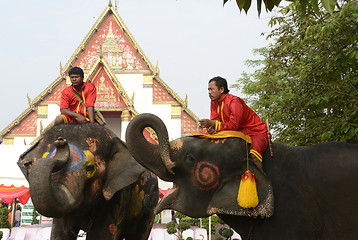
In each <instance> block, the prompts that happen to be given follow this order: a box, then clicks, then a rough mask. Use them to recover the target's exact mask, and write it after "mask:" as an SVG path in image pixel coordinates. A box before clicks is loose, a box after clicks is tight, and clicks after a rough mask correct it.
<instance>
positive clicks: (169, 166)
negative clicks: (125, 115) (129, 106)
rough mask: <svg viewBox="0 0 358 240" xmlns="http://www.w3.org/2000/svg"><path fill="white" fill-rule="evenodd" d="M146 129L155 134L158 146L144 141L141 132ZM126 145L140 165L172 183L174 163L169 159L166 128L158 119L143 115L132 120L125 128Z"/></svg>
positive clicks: (153, 116) (148, 114)
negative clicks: (150, 129) (148, 128)
mask: <svg viewBox="0 0 358 240" xmlns="http://www.w3.org/2000/svg"><path fill="white" fill-rule="evenodd" d="M146 127H150V128H152V129H153V130H154V131H155V132H156V134H157V136H158V141H159V145H155V144H152V143H150V142H148V141H147V140H146V139H145V137H144V135H143V131H144V129H145V128H146ZM126 143H127V146H128V149H129V151H130V152H131V154H132V155H133V157H134V158H135V159H136V160H137V161H138V162H139V163H140V164H142V165H143V166H144V167H146V168H148V169H150V170H151V171H152V172H154V173H155V174H157V175H158V176H161V178H162V179H163V180H166V181H172V178H173V176H172V174H174V171H173V168H174V167H175V163H174V162H172V161H171V159H170V146H169V138H168V131H167V128H166V127H165V124H164V123H163V121H162V120H161V119H160V118H159V117H157V116H155V115H153V114H150V113H144V114H140V115H138V116H136V117H135V118H133V120H132V121H131V122H130V123H129V125H128V127H127V131H126Z"/></svg>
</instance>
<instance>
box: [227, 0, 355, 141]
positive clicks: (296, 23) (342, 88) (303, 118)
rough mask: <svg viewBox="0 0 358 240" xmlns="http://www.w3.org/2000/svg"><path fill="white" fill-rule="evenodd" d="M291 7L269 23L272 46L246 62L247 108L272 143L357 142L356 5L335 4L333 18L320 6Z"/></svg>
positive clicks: (242, 81) (244, 89)
mask: <svg viewBox="0 0 358 240" xmlns="http://www.w3.org/2000/svg"><path fill="white" fill-rule="evenodd" d="M297 8H302V6H300V4H295V3H292V4H290V5H288V6H287V7H285V8H282V9H281V10H280V11H279V15H278V16H276V17H274V18H272V19H271V20H270V25H271V26H272V27H274V28H273V30H272V32H271V33H270V35H268V38H273V39H275V43H274V44H272V45H270V46H268V47H266V48H262V49H256V51H255V53H258V54H259V55H261V59H262V60H255V61H253V60H249V61H247V62H246V64H247V65H248V66H254V67H258V66H261V68H260V69H258V70H256V71H255V72H254V73H252V74H248V73H243V74H242V76H241V78H240V79H239V80H238V83H237V84H235V85H234V87H239V86H242V89H241V90H242V92H243V93H245V94H247V96H248V98H247V99H246V100H247V101H248V102H249V105H250V106H251V107H252V108H253V109H254V110H255V111H256V112H257V113H258V114H259V115H260V116H261V118H262V119H266V118H268V119H269V121H270V127H271V129H273V132H274V135H275V138H276V141H282V142H286V143H289V144H292V145H310V144H314V143H321V142H326V141H345V142H350V143H358V121H357V119H358V101H357V97H358V64H357V60H358V2H357V1H345V0H342V1H339V2H338V3H337V5H336V7H335V11H334V12H332V14H328V13H327V12H326V11H325V10H324V9H323V8H322V6H317V8H318V10H319V11H318V12H317V9H316V10H315V9H314V7H313V6H306V7H305V8H304V9H303V10H302V12H299V14H297Z"/></svg>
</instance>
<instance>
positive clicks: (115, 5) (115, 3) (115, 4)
mask: <svg viewBox="0 0 358 240" xmlns="http://www.w3.org/2000/svg"><path fill="white" fill-rule="evenodd" d="M114 1H115V2H114V8H115V9H116V11H117V12H118V4H117V2H118V0H114Z"/></svg>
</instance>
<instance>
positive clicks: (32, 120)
mask: <svg viewBox="0 0 358 240" xmlns="http://www.w3.org/2000/svg"><path fill="white" fill-rule="evenodd" d="M36 120H37V110H35V111H33V112H32V113H31V114H30V115H28V116H27V117H26V118H25V119H24V120H22V121H21V122H20V124H19V125H18V126H17V127H16V128H15V129H14V130H12V131H11V134H15V135H18V136H36V133H37V121H36Z"/></svg>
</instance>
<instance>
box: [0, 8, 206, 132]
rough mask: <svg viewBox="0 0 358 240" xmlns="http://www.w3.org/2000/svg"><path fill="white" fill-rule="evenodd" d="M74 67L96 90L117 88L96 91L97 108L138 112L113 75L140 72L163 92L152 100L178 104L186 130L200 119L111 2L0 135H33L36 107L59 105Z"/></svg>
mask: <svg viewBox="0 0 358 240" xmlns="http://www.w3.org/2000/svg"><path fill="white" fill-rule="evenodd" d="M74 66H79V67H81V68H82V69H84V71H85V74H86V77H85V81H90V82H93V83H94V84H97V85H96V87H97V91H98V92H99V93H101V89H98V87H100V85H101V84H104V83H105V82H106V84H107V86H109V85H110V87H111V89H115V90H116V91H113V92H111V93H110V94H107V95H106V94H104V93H103V94H102V95H101V94H98V93H97V97H98V99H97V102H96V108H98V109H100V110H110V109H115V108H117V110H123V109H125V108H127V109H128V110H129V111H130V112H131V114H132V116H133V115H136V114H138V111H136V109H135V108H134V106H133V101H132V100H131V99H130V98H129V96H128V95H127V93H126V92H125V90H124V88H123V87H122V85H121V83H120V82H119V81H118V79H117V77H116V74H119V73H121V74H122V73H139V74H143V75H146V76H148V77H149V76H151V78H152V79H153V81H152V82H153V89H154V88H156V89H158V91H162V92H165V96H164V95H163V96H164V97H162V96H159V95H158V96H154V97H153V98H154V99H153V101H158V102H160V101H163V102H167V100H168V101H170V102H173V103H175V104H176V105H179V106H181V110H182V112H181V115H182V116H183V118H182V119H183V123H182V124H184V123H185V122H187V126H186V129H187V130H188V131H189V129H191V130H193V128H194V125H195V123H196V122H198V120H199V119H198V117H197V116H196V115H195V114H194V113H193V112H192V111H190V110H189V109H188V108H187V101H186V100H185V101H183V100H182V99H181V98H180V97H179V96H178V95H177V94H176V93H175V92H174V91H173V90H172V89H171V88H170V87H169V86H168V85H167V84H166V83H165V82H164V80H163V79H161V78H160V76H159V71H158V68H157V67H153V65H152V64H151V62H150V61H149V60H148V58H147V57H146V56H145V54H144V53H143V51H142V49H141V48H140V47H139V45H138V43H137V42H136V40H135V39H134V37H133V36H132V35H131V33H130V31H129V30H128V28H127V27H126V25H125V24H124V22H123V21H122V19H121V18H120V16H119V15H118V13H117V11H116V10H115V8H114V7H113V6H112V4H111V2H110V3H109V4H108V6H107V7H106V8H105V10H104V11H103V12H102V14H101V16H100V17H99V18H98V20H97V21H96V23H95V24H94V25H93V27H92V28H91V30H90V31H89V33H88V34H87V35H86V36H85V38H84V39H83V41H82V42H81V43H80V45H79V46H78V48H77V49H76V50H75V52H74V53H73V55H72V56H71V58H70V59H69V61H68V62H67V64H66V65H65V66H64V67H63V68H62V67H61V69H60V76H59V77H58V78H57V79H56V80H55V81H54V82H52V83H51V84H50V85H49V86H48V87H47V88H46V89H45V90H44V91H43V92H41V93H40V94H39V95H38V96H37V97H36V98H35V99H34V100H33V101H31V102H30V101H29V107H28V108H27V109H26V110H25V111H24V112H23V113H22V114H21V115H20V116H19V117H17V118H16V119H15V120H14V121H13V122H11V123H10V124H9V125H8V126H7V127H6V128H5V129H3V130H2V131H1V133H0V137H9V136H33V137H36V136H37V134H36V133H37V132H38V129H37V124H36V120H37V116H38V114H40V113H39V108H38V107H39V106H40V105H43V104H49V103H52V104H58V105H59V101H60V95H61V92H62V90H63V89H64V88H65V87H66V86H67V85H66V81H67V83H69V82H68V81H69V79H68V77H67V80H66V75H67V73H68V71H69V70H70V69H71V68H72V67H74ZM103 79H104V80H103ZM102 80H103V81H102ZM108 84H109V85H108ZM155 93H156V92H155ZM110 95H111V97H110V98H111V99H106V101H101V99H102V97H103V98H106V97H109V96H110ZM153 95H155V94H153ZM107 100H108V101H107ZM121 104H122V105H121ZM184 120H185V121H184ZM50 125H52V124H50ZM41 127H42V125H41ZM182 128H183V126H182ZM43 130H45V129H40V132H42V131H43ZM183 131H186V130H183Z"/></svg>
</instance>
